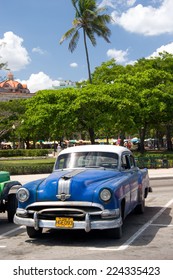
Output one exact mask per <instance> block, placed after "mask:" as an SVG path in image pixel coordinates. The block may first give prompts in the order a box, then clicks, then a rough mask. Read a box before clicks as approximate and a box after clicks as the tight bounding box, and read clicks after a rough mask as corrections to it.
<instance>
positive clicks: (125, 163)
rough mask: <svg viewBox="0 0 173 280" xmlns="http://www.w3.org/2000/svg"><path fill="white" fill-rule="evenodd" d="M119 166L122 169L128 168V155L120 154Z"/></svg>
mask: <svg viewBox="0 0 173 280" xmlns="http://www.w3.org/2000/svg"><path fill="white" fill-rule="evenodd" d="M121 166H122V168H123V169H130V165H129V160H128V155H122V158H121Z"/></svg>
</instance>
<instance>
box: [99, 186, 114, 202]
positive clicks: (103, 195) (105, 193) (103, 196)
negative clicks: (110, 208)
mask: <svg viewBox="0 0 173 280" xmlns="http://www.w3.org/2000/svg"><path fill="white" fill-rule="evenodd" d="M111 196H112V193H111V191H110V190H108V189H103V190H102V191H101V192H100V198H101V200H103V201H105V202H106V201H109V200H110V199H111Z"/></svg>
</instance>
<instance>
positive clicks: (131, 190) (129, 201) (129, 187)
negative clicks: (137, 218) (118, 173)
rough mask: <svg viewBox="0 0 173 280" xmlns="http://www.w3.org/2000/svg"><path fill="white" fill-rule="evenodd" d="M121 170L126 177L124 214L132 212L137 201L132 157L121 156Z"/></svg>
mask: <svg viewBox="0 0 173 280" xmlns="http://www.w3.org/2000/svg"><path fill="white" fill-rule="evenodd" d="M122 168H123V170H124V172H125V174H126V175H127V177H128V179H127V183H126V184H125V192H126V195H125V196H126V210H125V211H126V212H127V213H126V214H128V213H129V212H131V211H132V209H133V208H134V207H135V206H136V204H137V200H138V171H137V167H136V163H135V160H134V157H133V155H131V154H130V153H124V154H123V155H122Z"/></svg>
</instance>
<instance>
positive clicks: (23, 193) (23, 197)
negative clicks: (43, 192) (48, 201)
mask: <svg viewBox="0 0 173 280" xmlns="http://www.w3.org/2000/svg"><path fill="white" fill-rule="evenodd" d="M16 197H17V199H18V200H19V201H20V202H25V201H27V200H28V198H29V191H28V190H27V189H25V188H20V189H19V190H18V191H17V194H16Z"/></svg>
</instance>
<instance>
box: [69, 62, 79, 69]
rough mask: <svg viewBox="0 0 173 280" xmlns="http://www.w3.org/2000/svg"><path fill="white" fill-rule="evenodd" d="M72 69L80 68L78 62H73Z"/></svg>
mask: <svg viewBox="0 0 173 280" xmlns="http://www.w3.org/2000/svg"><path fill="white" fill-rule="evenodd" d="M70 67H72V68H76V67H78V64H77V63H76V62H73V63H71V64H70Z"/></svg>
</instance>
